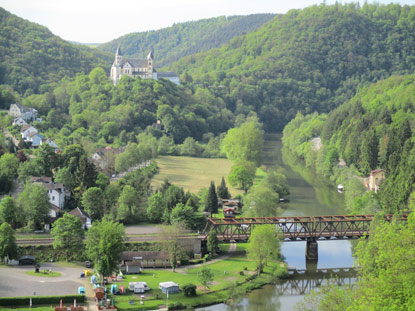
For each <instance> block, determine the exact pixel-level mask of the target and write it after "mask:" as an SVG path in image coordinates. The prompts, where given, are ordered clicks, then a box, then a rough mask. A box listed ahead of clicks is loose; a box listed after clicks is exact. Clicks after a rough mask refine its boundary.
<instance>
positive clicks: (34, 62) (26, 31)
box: [0, 8, 113, 108]
mask: <svg viewBox="0 0 415 311" xmlns="http://www.w3.org/2000/svg"><path fill="white" fill-rule="evenodd" d="M112 59H113V56H112V54H109V53H105V52H103V51H100V50H96V49H91V48H88V47H83V46H79V45H74V44H71V43H69V42H67V41H64V40H62V39H61V38H59V37H57V36H55V35H53V34H52V32H50V31H49V30H48V29H47V28H46V27H43V26H41V25H38V24H36V23H32V22H29V21H27V20H24V19H22V18H20V17H17V16H16V15H13V14H11V13H9V12H7V11H6V10H4V9H3V8H0V85H8V86H10V87H11V88H12V89H13V90H14V91H16V92H18V93H19V94H21V95H30V94H33V93H39V92H41V93H43V92H44V91H45V90H47V89H48V88H49V84H50V83H52V82H58V81H60V80H61V79H62V78H63V77H72V76H75V75H76V74H77V73H81V72H83V73H89V72H90V71H91V70H92V69H93V68H95V67H97V66H101V67H103V68H109V66H110V65H111V62H112ZM8 104H10V103H8ZM1 106H2V103H1V102H0V108H2V107H1ZM6 108H8V107H6Z"/></svg>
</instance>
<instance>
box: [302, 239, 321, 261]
mask: <svg viewBox="0 0 415 311" xmlns="http://www.w3.org/2000/svg"><path fill="white" fill-rule="evenodd" d="M305 257H306V259H307V261H317V260H318V244H317V240H316V239H315V238H312V239H310V240H307V245H306V248H305Z"/></svg>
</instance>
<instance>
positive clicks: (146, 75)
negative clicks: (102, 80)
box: [111, 47, 180, 85]
mask: <svg viewBox="0 0 415 311" xmlns="http://www.w3.org/2000/svg"><path fill="white" fill-rule="evenodd" d="M123 75H128V76H130V77H133V78H135V77H140V78H141V79H153V80H158V78H164V79H167V80H170V81H171V82H173V83H176V84H180V79H179V77H178V76H177V75H176V74H175V73H174V72H157V71H156V70H155V69H154V57H153V52H152V51H150V53H148V55H147V58H146V59H139V58H129V57H123V55H122V52H121V48H120V47H118V48H117V51H116V53H115V60H114V63H113V64H112V67H111V80H112V82H113V83H114V85H116V84H117V83H118V81H120V79H121V78H122V76H123Z"/></svg>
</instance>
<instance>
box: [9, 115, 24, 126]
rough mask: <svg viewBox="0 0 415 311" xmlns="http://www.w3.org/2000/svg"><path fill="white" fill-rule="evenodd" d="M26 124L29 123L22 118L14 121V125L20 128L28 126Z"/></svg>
mask: <svg viewBox="0 0 415 311" xmlns="http://www.w3.org/2000/svg"><path fill="white" fill-rule="evenodd" d="M26 124H27V122H26V121H25V120H23V118H22V117H18V118H15V119H14V120H13V123H12V125H18V126H23V125H26Z"/></svg>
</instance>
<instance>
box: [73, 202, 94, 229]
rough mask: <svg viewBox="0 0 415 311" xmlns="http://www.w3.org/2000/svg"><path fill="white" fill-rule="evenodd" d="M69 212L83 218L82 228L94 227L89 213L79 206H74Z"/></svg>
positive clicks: (80, 218)
mask: <svg viewBox="0 0 415 311" xmlns="http://www.w3.org/2000/svg"><path fill="white" fill-rule="evenodd" d="M68 214H71V215H73V216H75V217H77V218H79V220H81V223H82V229H84V230H86V229H89V228H91V227H92V220H91V218H89V216H88V214H86V213H85V212H84V211H82V210H81V209H80V208H79V207H77V208H74V209H73V210H71V211H70V212H69V213H68Z"/></svg>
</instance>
